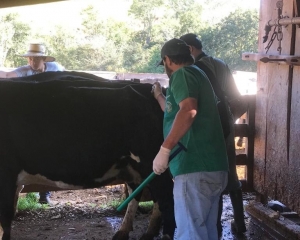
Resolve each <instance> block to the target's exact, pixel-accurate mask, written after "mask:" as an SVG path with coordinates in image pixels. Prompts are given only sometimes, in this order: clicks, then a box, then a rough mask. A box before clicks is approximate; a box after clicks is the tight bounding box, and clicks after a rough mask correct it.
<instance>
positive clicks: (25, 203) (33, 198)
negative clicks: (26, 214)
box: [17, 192, 48, 211]
mask: <svg viewBox="0 0 300 240" xmlns="http://www.w3.org/2000/svg"><path fill="white" fill-rule="evenodd" d="M47 207H48V205H47V204H40V203H39V202H38V197H37V193H33V192H31V193H27V194H26V195H25V197H19V200H18V206H17V208H18V211H24V210H35V209H46V208H47Z"/></svg>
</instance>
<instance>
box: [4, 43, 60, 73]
mask: <svg viewBox="0 0 300 240" xmlns="http://www.w3.org/2000/svg"><path fill="white" fill-rule="evenodd" d="M20 56H22V57H26V58H27V61H28V65H25V66H21V67H18V68H16V69H14V70H13V71H10V72H5V71H0V78H15V77H26V76H31V75H35V74H38V73H42V72H51V71H54V72H56V71H64V70H65V69H64V67H63V66H61V65H60V64H58V63H57V62H54V61H55V58H54V57H51V56H47V55H46V53H45V46H44V45H43V44H41V43H31V44H30V45H29V49H28V51H27V53H25V54H23V55H20Z"/></svg>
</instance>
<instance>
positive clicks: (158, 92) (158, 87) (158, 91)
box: [151, 82, 163, 99]
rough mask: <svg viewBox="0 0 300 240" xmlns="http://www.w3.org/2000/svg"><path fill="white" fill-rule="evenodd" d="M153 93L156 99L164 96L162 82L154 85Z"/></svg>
mask: <svg viewBox="0 0 300 240" xmlns="http://www.w3.org/2000/svg"><path fill="white" fill-rule="evenodd" d="M151 93H153V96H154V97H155V99H157V98H158V96H159V95H161V94H163V93H162V88H161V85H160V82H155V83H154V84H153V85H152V91H151Z"/></svg>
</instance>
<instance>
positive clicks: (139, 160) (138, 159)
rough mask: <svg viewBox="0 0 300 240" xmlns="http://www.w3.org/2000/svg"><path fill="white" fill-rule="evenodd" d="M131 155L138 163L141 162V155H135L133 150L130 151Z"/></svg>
mask: <svg viewBox="0 0 300 240" xmlns="http://www.w3.org/2000/svg"><path fill="white" fill-rule="evenodd" d="M130 157H131V158H132V159H133V160H135V161H137V162H138V163H139V162H141V159H140V157H139V156H135V155H134V154H133V153H132V152H130Z"/></svg>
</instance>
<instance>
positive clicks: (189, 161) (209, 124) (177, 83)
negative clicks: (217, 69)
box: [164, 66, 228, 177]
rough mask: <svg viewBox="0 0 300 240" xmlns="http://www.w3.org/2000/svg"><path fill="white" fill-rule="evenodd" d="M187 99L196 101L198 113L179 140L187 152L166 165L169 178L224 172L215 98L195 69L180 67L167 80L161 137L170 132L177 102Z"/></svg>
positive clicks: (226, 165) (222, 143)
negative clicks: (168, 80) (195, 173)
mask: <svg viewBox="0 0 300 240" xmlns="http://www.w3.org/2000/svg"><path fill="white" fill-rule="evenodd" d="M188 97H192V98H196V99H197V103H198V111H197V115H196V119H195V120H194V122H193V124H192V126H191V128H190V129H189V131H188V132H187V133H186V134H185V135H184V136H183V137H182V139H181V140H180V142H181V143H182V144H183V145H184V146H185V147H186V148H187V152H184V151H181V152H180V153H179V154H177V156H176V157H174V159H173V160H172V161H171V162H170V170H171V173H172V175H173V176H174V177H175V176H177V175H180V174H186V173H193V172H202V171H203V172H204V171H206V172H212V171H228V163H227V154H226V146H225V141H224V137H223V131H222V126H221V122H220V117H219V113H218V109H217V106H216V97H215V94H214V92H213V90H212V87H211V85H210V82H209V80H208V79H207V77H206V75H205V74H204V73H203V72H202V71H201V70H200V69H199V68H198V67H196V66H186V67H182V68H180V69H178V70H177V71H176V72H174V73H173V74H172V76H171V78H170V83H169V88H168V89H167V94H166V108H165V115H164V137H166V136H167V135H168V133H169V132H170V130H171V127H172V124H173V122H174V119H175V116H176V114H177V112H178V111H179V103H180V102H181V101H182V100H184V99H186V98H188ZM176 148H177V147H175V148H174V149H173V151H174V150H175V149H176Z"/></svg>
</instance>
